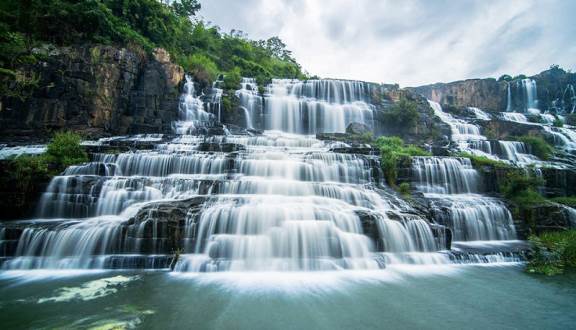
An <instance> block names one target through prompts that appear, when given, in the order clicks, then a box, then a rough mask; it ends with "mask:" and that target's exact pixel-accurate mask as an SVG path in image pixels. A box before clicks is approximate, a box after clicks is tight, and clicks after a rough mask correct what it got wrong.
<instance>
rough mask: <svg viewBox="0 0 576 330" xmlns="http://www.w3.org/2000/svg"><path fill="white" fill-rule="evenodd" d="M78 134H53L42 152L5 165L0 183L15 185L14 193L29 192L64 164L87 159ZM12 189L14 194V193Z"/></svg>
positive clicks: (44, 181)
mask: <svg viewBox="0 0 576 330" xmlns="http://www.w3.org/2000/svg"><path fill="white" fill-rule="evenodd" d="M80 141H81V139H80V136H78V135H77V134H74V133H70V132H63V133H57V134H56V135H55V136H54V138H53V139H52V141H51V142H50V144H48V147H47V151H46V153H45V154H42V155H38V156H28V155H24V156H20V157H17V158H14V159H12V160H11V161H10V162H9V164H7V165H8V166H7V169H8V171H7V175H5V176H3V177H2V180H1V182H2V184H6V185H8V186H11V187H16V192H17V193H21V194H23V195H25V196H26V195H28V194H31V193H32V192H33V191H35V189H37V187H38V184H42V183H46V182H48V181H49V180H50V178H51V177H52V176H55V175H58V173H60V172H61V171H63V170H64V169H65V168H66V167H67V166H70V165H73V164H79V163H83V162H87V161H88V155H87V154H86V152H85V151H84V149H83V148H82V146H81V145H80ZM16 192H15V193H16Z"/></svg>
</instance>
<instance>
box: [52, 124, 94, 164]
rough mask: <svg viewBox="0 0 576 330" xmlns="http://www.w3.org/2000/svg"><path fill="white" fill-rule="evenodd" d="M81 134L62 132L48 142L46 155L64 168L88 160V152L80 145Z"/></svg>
mask: <svg viewBox="0 0 576 330" xmlns="http://www.w3.org/2000/svg"><path fill="white" fill-rule="evenodd" d="M80 142H82V139H81V137H80V135H78V134H76V133H72V132H60V133H56V135H54V138H53V139H52V141H51V142H50V144H48V148H47V150H46V156H47V157H48V160H49V161H50V162H53V163H55V164H57V165H58V166H59V167H61V168H64V167H67V166H70V165H73V164H79V163H84V162H87V161H88V154H86V151H84V148H82V146H81V145H80Z"/></svg>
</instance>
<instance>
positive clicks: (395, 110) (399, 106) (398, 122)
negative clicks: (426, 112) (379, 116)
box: [384, 98, 418, 129]
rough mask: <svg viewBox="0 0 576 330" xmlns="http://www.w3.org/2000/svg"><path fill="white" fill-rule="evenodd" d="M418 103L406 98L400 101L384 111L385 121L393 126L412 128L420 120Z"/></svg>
mask: <svg viewBox="0 0 576 330" xmlns="http://www.w3.org/2000/svg"><path fill="white" fill-rule="evenodd" d="M417 108H418V105H417V104H416V102H414V101H410V100H407V99H405V98H403V99H401V100H400V101H398V102H397V103H396V104H394V105H393V106H392V108H391V109H390V110H389V111H388V112H386V113H384V121H385V122H386V123H389V124H390V125H392V126H397V127H402V128H404V129H411V128H413V127H414V126H416V124H417V121H418V109H417Z"/></svg>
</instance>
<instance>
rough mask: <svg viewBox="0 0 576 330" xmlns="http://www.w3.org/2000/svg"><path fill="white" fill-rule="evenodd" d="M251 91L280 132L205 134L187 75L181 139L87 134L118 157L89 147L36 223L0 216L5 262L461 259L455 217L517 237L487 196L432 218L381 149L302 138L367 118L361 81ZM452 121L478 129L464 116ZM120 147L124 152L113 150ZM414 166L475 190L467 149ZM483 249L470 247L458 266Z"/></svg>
mask: <svg viewBox="0 0 576 330" xmlns="http://www.w3.org/2000/svg"><path fill="white" fill-rule="evenodd" d="M213 89H216V86H214V88H213ZM256 89H257V86H256V85H255V84H254V81H253V80H250V79H244V80H243V83H242V87H241V89H240V90H239V91H237V95H238V97H239V98H240V99H241V102H240V103H241V105H242V107H244V108H245V109H246V111H247V112H248V113H250V116H248V117H246V118H251V120H252V121H251V122H252V124H253V125H254V126H257V125H260V124H262V125H268V126H267V127H266V128H273V129H275V130H274V131H264V132H263V133H262V134H259V133H255V132H254V131H252V130H250V131H240V130H239V132H240V133H235V134H236V135H234V134H221V135H206V136H202V135H197V134H198V131H197V130H196V128H199V127H202V126H203V125H208V124H210V123H212V122H214V121H215V120H216V119H217V116H218V114H219V112H218V110H217V109H218V108H214V107H211V106H208V108H207V109H208V110H205V109H206V108H205V106H204V105H202V102H201V101H200V97H199V96H198V95H197V94H196V92H195V91H194V84H193V82H192V81H191V80H190V79H188V80H187V82H186V85H185V90H184V93H183V95H182V98H181V101H182V102H181V104H180V108H179V110H180V113H181V118H180V121H178V122H176V123H175V128H176V133H177V135H175V136H168V135H138V136H120V137H109V138H103V139H100V140H98V141H86V142H84V145H86V146H90V147H98V150H112V151H114V152H115V154H105V153H95V154H91V162H87V163H85V164H80V165H74V166H71V167H69V168H67V169H66V170H65V171H64V172H63V173H62V174H61V175H59V176H56V177H54V178H53V180H52V181H51V183H50V184H49V186H48V187H47V189H46V192H45V193H44V194H43V195H42V198H41V201H40V203H39V207H38V218H37V219H33V220H29V221H24V222H15V223H13V224H9V225H5V224H1V225H0V247H1V249H0V251H1V252H2V254H3V258H0V262H1V264H0V267H2V269H34V268H41V269H108V268H124V269H133V268H169V267H173V268H174V269H175V270H176V271H181V272H184V271H191V272H212V271H329V270H330V271H335V270H344V269H348V270H372V269H381V268H384V267H386V265H387V264H391V263H395V264H431V263H451V262H454V261H453V260H456V258H455V256H454V255H453V253H454V251H450V250H449V249H450V242H451V240H452V234H451V230H450V229H449V228H448V227H450V228H452V230H455V231H456V230H457V236H456V238H457V239H460V240H491V239H497V240H503V239H511V238H513V237H514V233H513V227H510V223H509V217H508V215H507V213H506V210H505V208H504V207H503V206H502V204H500V203H499V202H498V201H497V200H494V199H488V198H485V197H483V196H480V195H474V196H478V197H477V200H478V201H479V202H478V203H476V204H477V205H473V206H470V205H468V206H467V207H468V209H470V210H469V211H467V212H461V213H462V214H460V213H458V212H456V211H455V212H451V213H450V214H453V216H452V217H451V218H447V219H441V218H439V217H438V218H437V219H434V221H430V219H428V215H427V214H425V213H423V212H422V211H420V210H417V209H415V208H413V206H411V205H410V204H409V203H407V202H406V201H404V200H402V199H401V198H399V197H398V196H397V195H396V193H395V192H393V191H392V190H391V189H389V188H387V187H385V186H384V185H383V183H382V182H381V178H382V173H381V169H380V164H379V157H378V156H374V155H363V154H356V153H346V151H350V150H354V149H351V147H350V146H349V145H347V144H346V143H343V142H332V141H321V140H319V139H317V138H316V137H315V136H313V135H305V134H308V133H315V132H321V131H335V132H340V131H344V130H345V128H346V125H347V124H348V123H350V122H361V123H364V124H367V125H372V122H371V121H372V110H373V109H372V106H371V105H369V98H370V95H371V92H370V89H369V87H368V85H367V84H365V83H360V82H352V81H338V80H328V81H316V80H313V81H304V82H301V81H295V80H275V81H273V82H272V84H270V85H269V86H268V89H267V93H266V95H265V96H264V106H263V108H259V107H260V106H259V105H257V104H256V103H258V102H259V101H258V100H261V97H260V96H258V95H257V94H256V93H255V91H256ZM209 100H214V102H213V103H214V104H217V103H218V101H217V100H216V99H212V98H210V99H209ZM208 103H210V102H208ZM261 111H262V112H261ZM478 113H479V112H478ZM282 118H283V119H282ZM287 118H288V119H290V120H285V119H287ZM281 119H282V120H283V121H282V120H281ZM262 120H263V121H262ZM258 123H260V124H258ZM247 126H250V125H247ZM455 129H456V130H458V133H459V134H460V135H461V136H471V137H476V136H479V135H480V134H479V130H478V127H477V126H475V125H471V124H468V123H466V122H457V123H456V122H455ZM462 141H464V140H462ZM477 141H483V139H477ZM123 145H128V146H130V149H129V150H124V151H118V149H117V147H118V146H123ZM335 150H340V151H342V152H337V151H335ZM413 170H414V176H415V181H416V184H415V185H416V186H417V189H420V190H421V191H422V192H424V193H425V195H426V196H427V197H426V198H428V199H430V200H432V199H433V195H435V194H436V195H437V194H443V196H446V198H445V200H453V201H454V202H453V203H454V205H460V206H458V207H457V206H454V208H460V209H464V207H463V206H462V205H464V204H465V202H464V201H462V200H461V199H458V198H457V196H462V198H464V197H466V196H472V195H471V194H475V193H478V192H479V191H481V182H480V179H479V176H478V173H477V172H476V171H475V170H474V169H473V168H472V165H471V163H470V160H468V159H464V158H450V157H444V158H439V157H416V158H414V163H413ZM457 203H459V204H457ZM439 207H440V206H439ZM474 207H476V210H473V208H474ZM9 226H15V227H14V228H16V229H13V228H12V227H9ZM506 226H508V227H506ZM8 236H10V238H11V239H10V241H9V242H8V239H7V237H8ZM7 247H9V248H7ZM457 253H458V255H459V256H462V253H463V252H462V251H460V250H459V251H457ZM176 256H177V260H176ZM489 259H490V258H487V257H480V256H475V255H474V254H473V253H471V254H470V255H469V257H458V258H457V260H456V261H455V262H488V261H489ZM490 260H491V259H490Z"/></svg>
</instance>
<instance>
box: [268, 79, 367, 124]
mask: <svg viewBox="0 0 576 330" xmlns="http://www.w3.org/2000/svg"><path fill="white" fill-rule="evenodd" d="M369 91H370V90H369V87H368V86H367V84H366V83H363V82H358V81H346V80H307V81H299V80H289V79H274V80H273V81H272V83H271V84H270V85H269V86H268V87H267V92H266V95H265V97H264V112H265V114H266V117H267V118H266V120H265V124H264V125H265V128H266V129H270V130H280V131H284V132H290V133H298V134H314V133H320V132H325V133H329V132H344V131H345V129H346V127H347V126H348V125H349V124H350V123H353V122H357V123H362V124H366V125H367V126H369V127H373V111H374V109H373V106H372V105H371V104H369V103H367V102H368V99H369V96H370V93H369Z"/></svg>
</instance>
